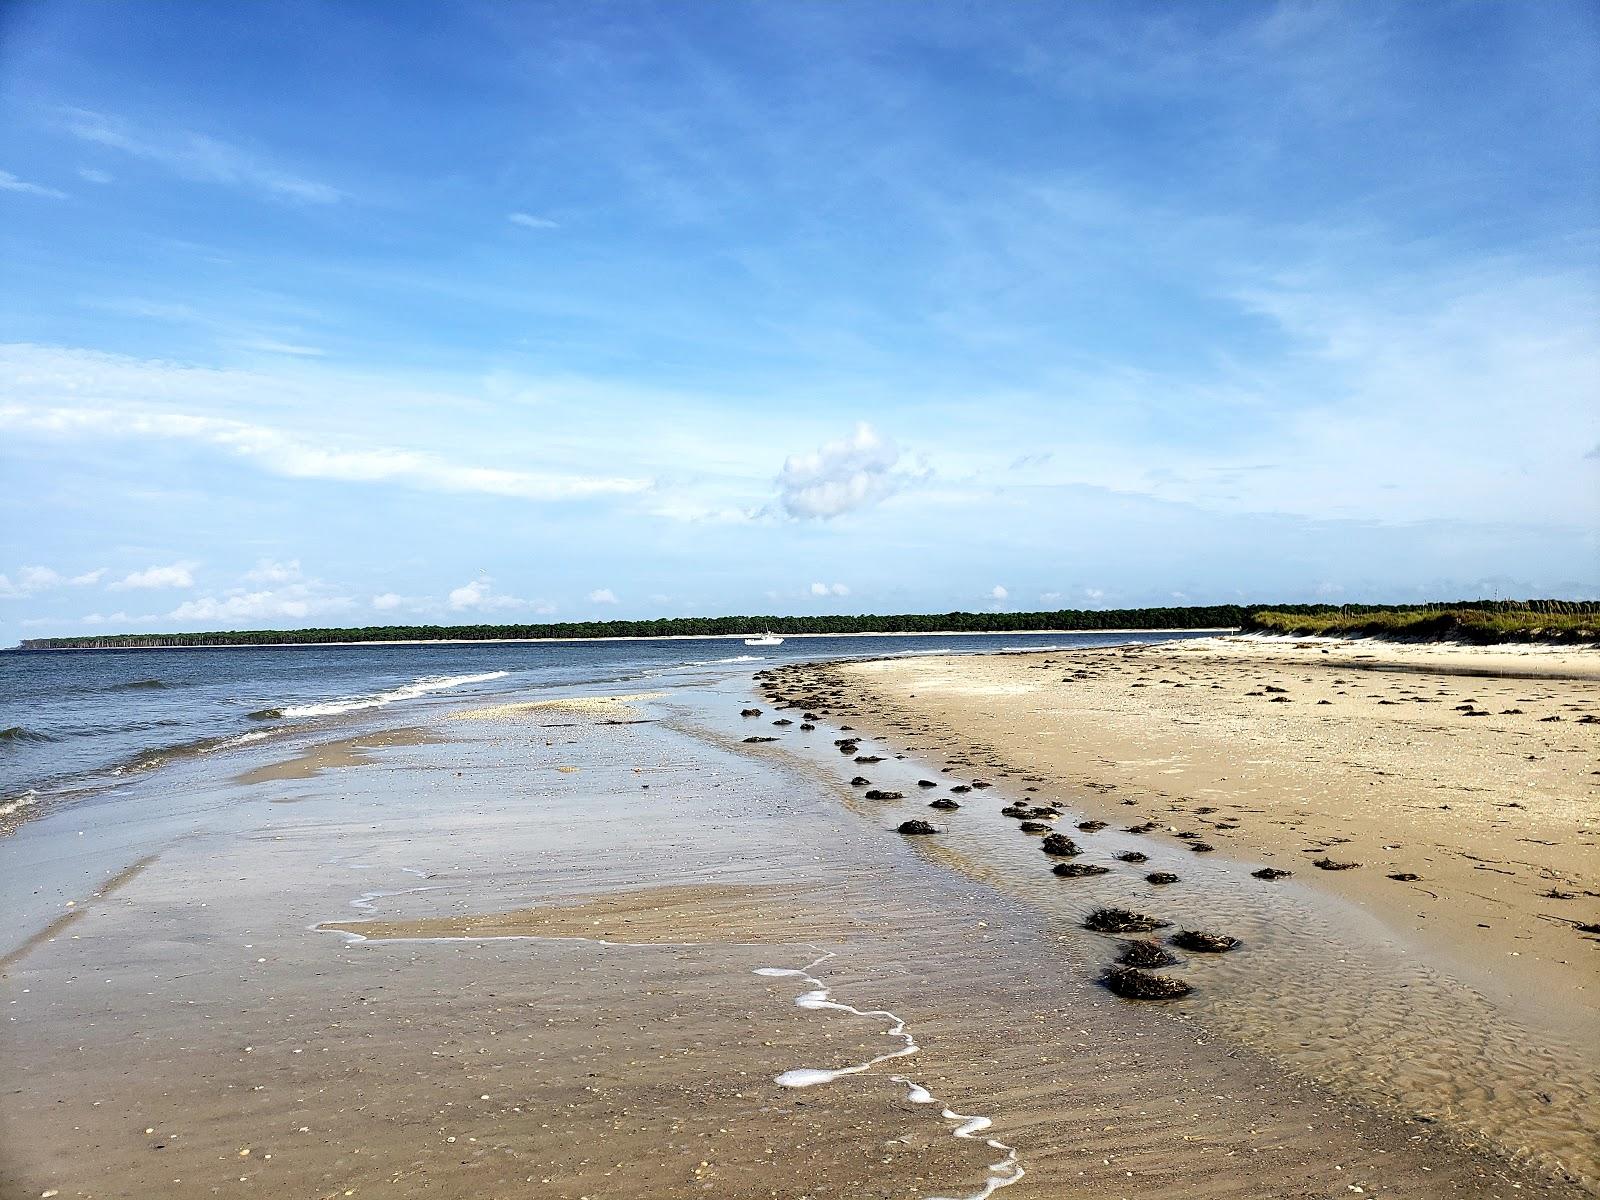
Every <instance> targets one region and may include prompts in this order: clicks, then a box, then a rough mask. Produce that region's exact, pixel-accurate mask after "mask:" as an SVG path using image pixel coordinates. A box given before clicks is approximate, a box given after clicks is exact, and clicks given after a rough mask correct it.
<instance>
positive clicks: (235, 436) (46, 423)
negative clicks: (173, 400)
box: [0, 404, 651, 500]
mask: <svg viewBox="0 0 1600 1200" xmlns="http://www.w3.org/2000/svg"><path fill="white" fill-rule="evenodd" d="M0 429H4V430H12V431H16V432H20V433H32V434H43V435H48V436H58V437H70V436H100V437H138V438H156V439H165V440H168V441H187V442H195V443H199V444H202V445H207V446H212V447H215V448H217V449H220V450H222V451H224V452H225V453H228V454H231V455H234V456H235V457H238V458H242V459H246V460H248V461H250V462H252V463H254V464H255V465H256V466H258V467H260V468H261V469H263V470H265V471H267V472H269V473H271V474H274V475H283V476H288V477H289V478H293V479H331V480H337V481H340V482H346V483H395V484H400V485H402V486H407V487H414V488H419V489H423V490H428V491H442V492H471V493H478V494H482V495H490V496H510V497H515V498H517V499H522V500H573V499H583V498H587V497H592V496H599V495H617V494H631V493H638V492H643V491H646V490H648V489H649V488H650V486H651V482H650V480H648V479H625V478H617V477H606V476H588V475H555V474H536V473H534V472H531V471H513V470H506V469H503V468H499V467H475V466H469V465H465V464H461V463H453V462H448V461H445V460H443V459H440V458H437V457H435V456H433V455H431V454H424V453H422V452H421V451H416V450H401V449H395V448H390V447H378V448H372V449H360V450H341V449H337V448H334V447H330V446H328V445H326V444H325V443H324V442H321V441H313V440H312V439H310V438H303V437H299V436H296V435H295V434H292V433H285V432H283V431H281V430H278V429H273V428H269V427H268V426H264V425H255V424H250V423H248V422H244V421H234V420H230V419H227V418H223V417H205V416H194V415H190V414H187V413H163V412H129V411H126V410H122V409H95V408H81V409H74V408H39V407H31V406H28V405H22V404H0Z"/></svg>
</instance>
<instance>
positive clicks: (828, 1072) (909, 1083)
mask: <svg viewBox="0 0 1600 1200" xmlns="http://www.w3.org/2000/svg"><path fill="white" fill-rule="evenodd" d="M337 862H338V860H333V862H330V863H329V864H327V865H330V866H331V865H334V864H335V863H337ZM343 865H345V866H348V867H351V868H353V869H355V870H367V869H369V868H370V867H371V864H370V863H344V864H343ZM399 869H400V870H402V871H405V872H407V873H409V874H412V875H416V876H419V877H421V878H423V879H428V878H430V875H429V874H428V872H426V871H421V870H418V869H417V868H415V867H401V868H399ZM444 886H445V885H443V884H429V885H427V886H425V887H414V888H400V889H397V890H394V891H383V892H363V893H361V895H359V896H357V897H356V898H355V899H354V900H352V901H350V907H351V908H359V909H362V910H363V911H365V912H371V911H373V905H374V903H375V902H376V901H378V900H384V899H388V898H389V897H391V896H409V895H413V894H415V893H417V892H433V891H440V890H442V889H443V888H444ZM370 919H371V918H363V920H370ZM308 928H309V929H311V930H312V932H314V933H337V934H339V935H340V936H341V937H343V938H344V940H345V944H346V945H356V944H358V943H361V942H367V941H370V940H371V939H370V938H368V937H367V936H366V935H365V934H362V933H357V932H356V931H355V930H353V929H328V928H326V927H325V924H323V923H317V924H314V925H311V926H308ZM380 940H381V941H384V942H587V943H588V944H590V945H592V946H605V947H608V948H615V949H637V950H646V949H661V948H672V949H683V948H697V947H705V946H715V945H739V946H749V947H752V948H753V947H756V946H759V945H760V944H761V943H757V942H608V941H606V940H605V939H604V938H592V937H580V936H576V935H568V936H555V935H551V934H537V933H497V934H490V935H487V936H473V935H468V934H455V935H446V936H438V937H387V938H382V939H380ZM834 957H837V956H836V954H835V952H834V951H831V950H830V951H828V952H827V953H825V954H823V955H821V956H820V957H818V958H814V959H812V960H811V961H810V962H808V963H807V964H806V965H805V966H803V967H798V968H796V967H758V968H757V969H756V970H755V971H754V972H753V973H754V974H756V975H760V976H763V977H765V978H769V979H801V980H804V981H805V982H806V983H809V984H811V985H812V987H811V990H810V991H807V992H802V993H801V994H800V995H798V996H796V997H795V1001H794V1002H795V1006H796V1007H797V1008H804V1009H810V1010H813V1011H815V1010H819V1009H833V1010H835V1011H837V1012H845V1013H850V1014H851V1015H852V1016H857V1017H882V1018H884V1019H885V1020H887V1021H889V1022H890V1025H889V1028H888V1029H886V1030H885V1031H884V1032H885V1034H887V1035H888V1036H890V1037H897V1038H900V1039H901V1040H903V1041H904V1042H905V1045H904V1046H902V1047H901V1048H900V1049H898V1050H891V1051H890V1052H889V1053H888V1054H880V1055H878V1056H877V1057H875V1058H869V1059H868V1060H867V1061H866V1062H864V1063H857V1064H856V1065H854V1066H849V1067H836V1068H833V1069H823V1068H817V1067H797V1068H795V1069H793V1070H789V1071H785V1072H783V1074H781V1075H779V1076H777V1077H776V1078H775V1079H774V1080H773V1082H774V1083H776V1084H777V1085H778V1086H779V1087H788V1088H803V1087H816V1086H817V1085H819V1084H824V1083H832V1082H833V1081H834V1080H836V1079H840V1078H842V1077H844V1076H846V1075H860V1074H863V1073H864V1072H867V1071H870V1070H872V1068H873V1067H875V1066H877V1065H878V1064H879V1063H885V1062H889V1061H891V1060H893V1059H896V1058H906V1057H909V1056H910V1055H913V1054H916V1053H917V1052H918V1051H919V1050H920V1049H921V1047H920V1046H918V1045H917V1042H916V1040H915V1039H914V1038H913V1037H912V1036H911V1034H909V1033H908V1032H906V1023H905V1020H904V1019H903V1018H901V1017H900V1016H897V1015H896V1014H895V1013H892V1012H890V1011H889V1010H888V1009H886V1008H854V1007H852V1006H851V1005H848V1004H840V1003H839V1002H838V1001H837V1000H834V999H833V998H832V992H831V991H830V990H829V988H828V987H827V985H826V984H824V983H823V982H822V980H820V979H818V978H817V977H816V976H815V975H813V974H811V972H812V971H814V970H816V969H817V968H818V967H820V966H821V965H822V964H823V963H825V962H827V961H828V960H829V959H830V958H834ZM889 1078H890V1079H891V1080H892V1081H894V1082H895V1083H898V1084H900V1085H902V1086H903V1087H904V1088H905V1089H906V1099H907V1100H908V1101H910V1102H911V1103H912V1104H938V1103H939V1101H938V1099H937V1098H936V1097H935V1096H934V1094H933V1093H932V1092H930V1091H929V1090H928V1089H927V1088H925V1087H923V1086H922V1084H920V1083H918V1082H916V1080H914V1079H910V1078H908V1077H907V1076H905V1075H891V1076H889ZM940 1115H941V1116H943V1117H944V1119H945V1120H947V1121H954V1122H955V1123H956V1124H955V1128H954V1129H952V1130H951V1131H950V1135H951V1136H952V1137H958V1138H967V1139H976V1138H977V1137H978V1135H979V1134H980V1133H982V1132H984V1131H985V1130H987V1129H988V1128H989V1127H990V1126H992V1125H993V1124H994V1122H993V1121H992V1120H990V1119H989V1118H988V1117H981V1116H969V1115H967V1114H966V1113H958V1112H955V1111H954V1110H953V1109H950V1108H943V1109H942V1110H941V1114H940ZM983 1141H984V1144H985V1145H987V1146H989V1147H990V1148H991V1149H994V1150H1001V1151H1004V1153H1005V1157H1004V1158H1002V1159H1000V1160H999V1161H998V1162H993V1163H990V1164H989V1174H988V1178H987V1179H985V1180H984V1184H983V1187H982V1188H981V1189H980V1190H978V1191H976V1192H973V1193H972V1194H971V1195H968V1196H962V1197H951V1196H929V1197H926V1198H925V1200H988V1197H990V1196H992V1195H994V1193H996V1192H997V1191H999V1190H1000V1189H1001V1188H1004V1187H1010V1186H1011V1185H1012V1184H1013V1183H1016V1182H1017V1180H1019V1179H1021V1178H1022V1177H1023V1176H1024V1175H1026V1174H1027V1172H1026V1171H1025V1170H1023V1167H1022V1163H1021V1162H1020V1161H1019V1160H1018V1158H1017V1151H1016V1148H1015V1147H1014V1146H1009V1145H1007V1144H1006V1143H1005V1142H1002V1141H998V1140H996V1139H995V1138H984V1139H983Z"/></svg>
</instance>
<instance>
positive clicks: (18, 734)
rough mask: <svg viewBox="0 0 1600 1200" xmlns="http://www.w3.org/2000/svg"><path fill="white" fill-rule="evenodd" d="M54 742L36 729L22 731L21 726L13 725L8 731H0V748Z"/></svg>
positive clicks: (53, 739)
mask: <svg viewBox="0 0 1600 1200" xmlns="http://www.w3.org/2000/svg"><path fill="white" fill-rule="evenodd" d="M55 740H56V739H55V738H53V737H51V736H50V735H49V734H48V733H40V732H39V731H38V730H36V729H24V728H23V727H22V726H21V725H13V726H11V728H10V729H0V746H21V745H26V744H29V743H33V742H53V741H55Z"/></svg>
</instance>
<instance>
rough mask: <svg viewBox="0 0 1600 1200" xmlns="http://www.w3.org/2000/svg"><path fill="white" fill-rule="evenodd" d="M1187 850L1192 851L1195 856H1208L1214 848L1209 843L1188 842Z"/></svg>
mask: <svg viewBox="0 0 1600 1200" xmlns="http://www.w3.org/2000/svg"><path fill="white" fill-rule="evenodd" d="M1189 849H1191V850H1193V851H1194V852H1195V853H1196V854H1209V853H1210V852H1211V851H1213V850H1215V849H1216V847H1215V846H1213V845H1212V844H1211V843H1210V842H1190V843H1189Z"/></svg>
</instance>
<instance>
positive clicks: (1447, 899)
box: [838, 638, 1600, 1015]
mask: <svg viewBox="0 0 1600 1200" xmlns="http://www.w3.org/2000/svg"><path fill="white" fill-rule="evenodd" d="M1047 664H1048V665H1047ZM838 673H839V674H840V675H841V676H842V677H843V678H844V679H846V680H849V681H851V682H852V683H853V684H854V685H855V686H856V687H857V688H859V689H860V693H859V696H858V697H857V704H858V707H859V708H860V709H861V710H862V712H863V713H871V714H873V717H874V722H875V723H876V724H881V725H883V726H884V727H886V728H888V729H891V730H896V731H898V732H905V731H906V727H907V726H909V725H911V724H916V725H917V726H919V727H920V726H922V725H928V726H929V727H930V728H931V729H935V730H938V731H939V733H941V734H943V735H944V736H945V737H947V738H949V737H954V738H956V739H957V740H958V741H959V742H962V743H967V744H970V745H976V746H981V747H983V749H984V752H985V753H990V754H992V755H994V756H995V757H996V758H997V759H999V760H1000V761H1003V762H1004V763H1006V764H1010V765H1013V766H1015V767H1016V768H1018V769H1022V770H1028V771H1035V772H1039V773H1042V774H1044V775H1045V776H1047V777H1048V778H1050V779H1051V780H1052V781H1059V782H1061V783H1064V784H1067V785H1070V786H1072V787H1073V788H1074V789H1076V790H1077V792H1078V794H1079V796H1080V797H1081V798H1084V799H1085V801H1086V802H1087V803H1089V804H1091V805H1093V804H1094V803H1095V800H1094V798H1095V797H1098V798H1099V801H1098V803H1099V807H1100V808H1101V809H1102V810H1103V811H1102V813H1101V815H1105V816H1107V819H1111V820H1126V819H1127V818H1128V817H1129V815H1130V814H1129V812H1128V807H1129V806H1127V805H1124V804H1123V803H1122V801H1124V800H1130V799H1131V800H1134V801H1135V802H1136V804H1135V807H1136V808H1137V809H1138V811H1140V812H1141V813H1145V814H1148V816H1149V817H1150V818H1152V819H1155V820H1157V821H1159V822H1160V823H1161V826H1162V831H1163V832H1166V831H1170V833H1178V832H1191V831H1192V832H1199V833H1202V834H1203V835H1204V838H1205V840H1206V841H1207V842H1209V843H1212V844H1214V845H1215V846H1217V847H1218V849H1219V850H1220V851H1221V852H1223V853H1226V854H1231V855H1235V856H1243V857H1250V858H1254V859H1259V860H1260V862H1261V863H1262V864H1263V865H1270V866H1275V867H1279V868H1282V869H1286V870H1292V871H1294V872H1295V874H1296V876H1297V877H1301V878H1303V879H1305V880H1306V881H1307V882H1312V883H1314V884H1316V885H1317V886H1319V887H1323V888H1327V889H1329V890H1331V891H1333V892H1335V893H1337V894H1339V895H1343V896H1346V897H1349V898H1351V899H1353V900H1356V901H1358V902H1359V903H1361V904H1363V905H1365V906H1367V907H1368V908H1369V909H1370V910H1371V911H1373V912H1375V913H1377V914H1378V915H1379V916H1381V917H1382V918H1383V919H1384V920H1385V921H1386V922H1388V923H1389V924H1391V925H1392V926H1393V927H1394V928H1396V929H1399V930H1405V931H1407V932H1408V933H1409V934H1411V935H1413V936H1414V937H1416V938H1418V939H1419V940H1421V941H1423V942H1425V943H1426V944H1427V945H1428V946H1429V947H1430V948H1431V949H1433V950H1434V951H1436V952H1438V953H1440V954H1442V955H1445V956H1448V957H1449V958H1450V959H1451V960H1452V961H1453V964H1454V965H1455V966H1456V967H1458V968H1459V969H1462V970H1466V971H1470V972H1471V973H1473V974H1474V975H1475V976H1476V977H1478V978H1479V979H1481V980H1484V981H1486V982H1487V983H1488V985H1489V986H1497V987H1498V989H1499V991H1500V992H1501V994H1502V995H1503V996H1504V997H1505V998H1506V999H1507V1000H1508V1001H1509V1002H1522V1001H1532V1002H1533V1003H1535V1004H1537V1005H1538V1006H1539V1007H1540V1008H1541V1009H1543V1010H1544V1011H1545V1012H1546V1014H1547V1015H1549V1014H1550V1010H1551V1009H1553V1008H1554V1009H1575V1010H1579V1011H1584V1012H1589V1013H1592V1012H1593V1010H1594V1008H1595V1007H1596V1005H1597V1004H1600V987H1597V986H1596V985H1597V982H1600V976H1597V973H1596V972H1597V968H1600V953H1597V951H1600V938H1597V937H1596V936H1595V933H1596V930H1595V923H1596V922H1600V855H1597V853H1596V851H1597V849H1600V787H1597V782H1600V771H1596V766H1597V765H1600V753H1597V752H1600V652H1596V651H1565V652H1548V651H1546V652H1540V651H1529V650H1527V649H1523V648H1516V649H1507V650H1497V649H1484V650H1475V649H1466V648H1458V647H1447V648H1436V647H1409V646H1392V645H1383V644H1379V643H1370V642H1360V643H1348V642H1346V643H1328V642H1322V641H1312V642H1288V641H1276V640H1266V639H1252V638H1215V639H1211V638H1208V639H1202V640H1194V641H1182V642H1169V643H1164V644H1158V645H1149V646H1129V647H1123V648H1118V649H1112V650H1098V651H1090V650H1078V651H1073V652H1071V653H1070V654H1064V653H1055V654H1043V655H1038V654H1032V655H997V656H981V657H962V658H953V657H937V658H925V659H923V658H917V659H894V660H884V661H876V662H871V663H865V664H860V665H854V666H847V667H844V668H841V669H840V670H839V672H838ZM1552 718H1554V719H1552ZM1585 718H1591V719H1590V720H1586V719H1585ZM1318 861H1331V862H1333V863H1337V864H1346V863H1355V864H1359V865H1358V866H1356V867H1351V868H1349V869H1345V870H1325V869H1318V868H1317V867H1315V866H1314V865H1313V864H1314V863H1316V862H1318ZM1401 873H1409V874H1413V875H1417V876H1419V877H1420V878H1418V879H1417V880H1415V881H1409V882H1408V881H1398V880H1395V879H1392V878H1391V876H1392V875H1396V874H1401Z"/></svg>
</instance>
